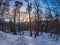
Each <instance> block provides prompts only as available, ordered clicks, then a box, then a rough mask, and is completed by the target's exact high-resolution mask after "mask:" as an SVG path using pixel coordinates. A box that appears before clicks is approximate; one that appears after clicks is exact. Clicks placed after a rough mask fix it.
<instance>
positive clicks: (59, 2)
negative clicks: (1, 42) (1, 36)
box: [0, 0, 60, 40]
mask: <svg viewBox="0 0 60 45" xmlns="http://www.w3.org/2000/svg"><path fill="white" fill-rule="evenodd" d="M25 4H26V5H25ZM22 13H23V14H22ZM27 15H28V16H27ZM26 17H27V18H26ZM21 20H22V21H21ZM0 31H3V32H6V33H11V34H13V35H17V34H19V35H24V31H29V32H30V35H29V36H32V35H33V33H32V32H33V31H34V32H35V34H34V37H35V38H36V37H38V36H39V32H40V33H41V34H40V35H42V33H43V32H45V33H50V37H51V36H53V37H55V35H57V38H56V40H58V37H59V35H60V0H0Z"/></svg>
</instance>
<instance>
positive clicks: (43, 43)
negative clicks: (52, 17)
mask: <svg viewBox="0 0 60 45" xmlns="http://www.w3.org/2000/svg"><path fill="white" fill-rule="evenodd" d="M27 34H29V32H25V36H24V35H23V36H19V35H12V34H8V33H4V32H1V31H0V45H60V42H58V41H55V40H53V39H52V38H48V35H49V34H46V33H43V35H41V36H39V37H37V38H36V39H35V38H33V37H30V36H27ZM51 39H52V40H51Z"/></svg>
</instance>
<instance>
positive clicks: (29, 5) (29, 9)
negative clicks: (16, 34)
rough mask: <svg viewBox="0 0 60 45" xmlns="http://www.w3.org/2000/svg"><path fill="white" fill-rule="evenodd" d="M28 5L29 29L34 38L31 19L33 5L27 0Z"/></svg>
mask: <svg viewBox="0 0 60 45" xmlns="http://www.w3.org/2000/svg"><path fill="white" fill-rule="evenodd" d="M25 1H26V2H27V3H28V6H27V11H28V13H29V27H30V36H32V30H31V17H30V12H31V11H32V3H29V0H25Z"/></svg>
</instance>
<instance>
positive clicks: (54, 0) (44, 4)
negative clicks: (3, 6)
mask: <svg viewBox="0 0 60 45" xmlns="http://www.w3.org/2000/svg"><path fill="white" fill-rule="evenodd" d="M15 1H22V2H23V6H22V7H21V11H25V9H26V7H27V3H26V2H25V1H24V0H13V1H11V2H10V5H11V8H13V5H14V2H15ZM44 1H46V0H37V2H39V3H40V4H41V7H42V8H41V9H42V10H43V12H44V13H45V12H48V10H47V9H45V8H47V5H46V4H47V3H48V4H49V6H50V8H51V9H53V8H56V7H58V8H60V6H57V4H52V2H57V0H47V3H45V2H44ZM30 2H32V3H33V0H30ZM52 7H53V8H52ZM58 8H56V9H53V10H57V11H58V12H60V11H59V9H58ZM58 12H57V13H58ZM52 14H53V13H52Z"/></svg>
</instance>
